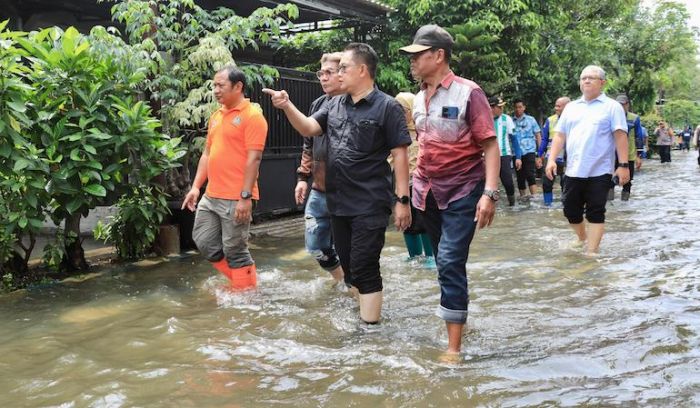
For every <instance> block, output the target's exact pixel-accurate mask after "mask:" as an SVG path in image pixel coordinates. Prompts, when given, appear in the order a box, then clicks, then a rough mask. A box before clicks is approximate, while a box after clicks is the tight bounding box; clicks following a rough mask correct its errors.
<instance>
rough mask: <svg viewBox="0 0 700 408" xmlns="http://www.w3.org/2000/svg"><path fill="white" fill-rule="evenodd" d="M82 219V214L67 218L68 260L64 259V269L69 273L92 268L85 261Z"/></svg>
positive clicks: (66, 240)
mask: <svg viewBox="0 0 700 408" xmlns="http://www.w3.org/2000/svg"><path fill="white" fill-rule="evenodd" d="M81 218H82V215H81V214H80V213H75V214H73V215H70V216H68V217H67V218H66V228H65V242H66V258H65V259H64V267H65V269H66V270H68V271H78V270H80V271H85V270H87V269H88V268H89V267H90V265H88V263H87V261H86V260H85V251H84V250H83V240H82V238H80V219H81Z"/></svg>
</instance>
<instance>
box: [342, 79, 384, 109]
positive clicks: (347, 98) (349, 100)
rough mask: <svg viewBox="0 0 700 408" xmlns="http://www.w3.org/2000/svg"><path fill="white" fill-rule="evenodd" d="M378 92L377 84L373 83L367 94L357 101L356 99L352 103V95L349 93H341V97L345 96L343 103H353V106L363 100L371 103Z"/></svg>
mask: <svg viewBox="0 0 700 408" xmlns="http://www.w3.org/2000/svg"><path fill="white" fill-rule="evenodd" d="M378 94H379V88H377V84H374V87H373V88H372V91H371V92H370V93H368V94H367V95H365V96H364V97H363V98H361V99H360V100H359V101H357V103H353V101H352V95H350V94H349V93H346V94H345V95H343V98H345V101H344V102H345V103H349V104H350V105H353V106H356V105H359V104H361V103H363V101H364V103H368V104H370V105H371V104H373V103H374V100H375V99H377V96H378Z"/></svg>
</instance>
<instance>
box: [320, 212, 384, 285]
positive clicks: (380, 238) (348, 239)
mask: <svg viewBox="0 0 700 408" xmlns="http://www.w3.org/2000/svg"><path fill="white" fill-rule="evenodd" d="M388 225H389V215H388V214H385V213H380V214H368V215H357V216H352V217H342V216H335V215H331V228H332V229H333V239H334V240H335V250H336V252H338V257H340V264H341V265H342V267H343V271H344V272H345V283H347V284H350V285H352V286H354V287H356V288H357V290H358V291H359V292H360V294H363V295H364V294H368V293H374V292H379V291H381V290H382V289H383V286H382V276H381V274H380V272H379V256H380V254H381V252H382V248H384V234H385V233H386V227H387V226H388Z"/></svg>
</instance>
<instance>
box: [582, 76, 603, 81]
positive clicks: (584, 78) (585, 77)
mask: <svg viewBox="0 0 700 408" xmlns="http://www.w3.org/2000/svg"><path fill="white" fill-rule="evenodd" d="M596 79H603V78H601V77H597V76H582V77H581V82H586V81H595V80H596Z"/></svg>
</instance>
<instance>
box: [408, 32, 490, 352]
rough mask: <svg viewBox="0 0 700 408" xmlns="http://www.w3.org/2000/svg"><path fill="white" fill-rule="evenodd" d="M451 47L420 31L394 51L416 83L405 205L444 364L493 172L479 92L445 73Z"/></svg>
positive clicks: (441, 35)
mask: <svg viewBox="0 0 700 408" xmlns="http://www.w3.org/2000/svg"><path fill="white" fill-rule="evenodd" d="M453 44H454V40H453V39H452V36H451V35H450V34H449V33H448V32H447V31H445V30H444V29H443V28H441V27H438V26H436V25H426V26H423V27H421V28H420V29H419V30H418V32H416V35H415V37H414V39H413V44H411V45H409V46H406V47H403V48H401V51H402V52H404V53H406V54H408V55H409V57H410V59H411V74H412V75H413V77H414V78H420V80H421V90H420V92H419V93H418V95H416V98H415V99H414V102H413V119H414V121H415V124H416V132H417V134H418V143H419V153H418V162H417V164H416V170H415V171H414V173H413V199H412V202H413V205H414V206H415V207H416V209H418V210H420V211H421V212H422V215H423V216H424V217H425V218H424V221H425V227H426V230H427V231H428V234H429V235H430V239H431V241H432V245H433V252H434V254H435V260H436V263H437V268H438V281H439V282H440V291H441V297H440V306H439V307H438V310H437V315H438V316H439V317H441V318H442V319H443V320H445V322H446V325H447V336H448V346H447V353H448V355H451V357H454V356H458V355H459V352H460V350H461V345H462V333H463V331H464V325H465V323H466V322H467V308H468V304H469V293H468V289H467V270H466V262H467V257H468V255H469V245H470V243H471V241H472V238H473V237H474V232H475V231H476V228H477V226H478V227H479V228H483V227H485V226H488V225H490V224H491V222H492V221H493V216H494V213H495V203H496V201H497V200H498V198H499V195H498V173H499V169H500V157H499V156H500V155H499V152H498V142H497V141H496V133H495V131H494V128H493V117H492V116H491V108H490V107H489V102H488V100H487V99H486V95H485V94H484V91H483V90H482V89H481V88H480V87H479V85H477V84H476V83H474V82H472V81H470V80H467V79H464V78H460V77H458V76H456V75H455V74H454V73H453V72H452V70H451V69H450V66H449V62H450V56H451V54H452V45H453ZM482 155H483V158H482Z"/></svg>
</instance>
